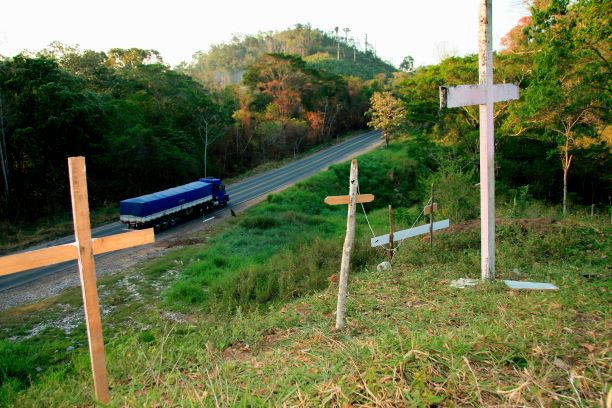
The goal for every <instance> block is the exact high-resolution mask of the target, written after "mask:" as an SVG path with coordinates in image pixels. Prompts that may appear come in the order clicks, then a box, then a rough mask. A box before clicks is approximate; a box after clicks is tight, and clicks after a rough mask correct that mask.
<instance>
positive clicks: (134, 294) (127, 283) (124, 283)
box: [118, 274, 143, 301]
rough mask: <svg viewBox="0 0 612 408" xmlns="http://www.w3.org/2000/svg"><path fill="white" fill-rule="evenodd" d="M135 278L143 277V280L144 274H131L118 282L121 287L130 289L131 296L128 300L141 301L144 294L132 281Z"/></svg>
mask: <svg viewBox="0 0 612 408" xmlns="http://www.w3.org/2000/svg"><path fill="white" fill-rule="evenodd" d="M134 279H141V280H142V275H139V274H137V275H130V276H126V277H125V278H123V279H121V280H120V281H119V282H118V284H119V287H120V288H125V290H127V291H128V293H129V296H128V297H127V299H126V300H129V301H140V300H143V297H142V295H141V294H140V292H138V287H137V286H136V285H135V284H134V283H132V282H131V281H132V280H134Z"/></svg>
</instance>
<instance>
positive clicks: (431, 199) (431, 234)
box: [429, 184, 434, 248]
mask: <svg viewBox="0 0 612 408" xmlns="http://www.w3.org/2000/svg"><path fill="white" fill-rule="evenodd" d="M429 202H430V204H429V247H430V248H433V222H434V185H433V184H432V185H431V198H430V201H429Z"/></svg>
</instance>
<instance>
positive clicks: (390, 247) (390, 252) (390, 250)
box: [388, 205, 395, 262]
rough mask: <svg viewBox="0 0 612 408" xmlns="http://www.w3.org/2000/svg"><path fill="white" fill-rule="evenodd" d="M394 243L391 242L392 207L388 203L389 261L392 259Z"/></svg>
mask: <svg viewBox="0 0 612 408" xmlns="http://www.w3.org/2000/svg"><path fill="white" fill-rule="evenodd" d="M394 250H395V244H394V242H393V207H392V206H391V205H389V255H388V256H389V262H391V261H392V260H393V251H394Z"/></svg>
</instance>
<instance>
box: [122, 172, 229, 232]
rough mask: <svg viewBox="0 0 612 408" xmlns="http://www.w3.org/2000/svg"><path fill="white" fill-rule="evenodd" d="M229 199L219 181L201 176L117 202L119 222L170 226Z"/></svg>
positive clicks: (134, 225) (137, 226) (134, 224)
mask: <svg viewBox="0 0 612 408" xmlns="http://www.w3.org/2000/svg"><path fill="white" fill-rule="evenodd" d="M228 201H229V196H228V195H227V194H226V193H225V187H224V186H223V184H221V180H219V179H215V178H205V179H200V180H198V181H194V182H193V183H189V184H184V185H182V186H178V187H173V188H169V189H167V190H163V191H158V192H156V193H152V194H147V195H143V196H140V197H135V198H130V199H127V200H123V201H121V202H120V203H119V214H120V220H121V222H123V223H125V224H127V225H128V226H129V227H131V228H143V227H149V226H155V227H157V228H158V229H161V228H164V227H167V226H171V225H174V224H175V223H176V222H177V221H178V220H179V219H180V218H185V217H188V216H191V215H194V214H203V213H204V212H206V211H208V210H210V209H212V208H213V207H217V206H224V205H226V204H227V202H228Z"/></svg>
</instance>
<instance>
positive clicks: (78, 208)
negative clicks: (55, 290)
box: [68, 157, 110, 404]
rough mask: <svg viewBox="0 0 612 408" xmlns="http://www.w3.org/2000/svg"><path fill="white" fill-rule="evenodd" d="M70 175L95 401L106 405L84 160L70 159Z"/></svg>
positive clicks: (105, 376) (101, 342)
mask: <svg viewBox="0 0 612 408" xmlns="http://www.w3.org/2000/svg"><path fill="white" fill-rule="evenodd" d="M68 172H69V175H70V197H71V199H72V217H73V220H74V236H75V239H76V244H77V247H78V260H79V274H80V277H81V291H82V293H83V305H84V308H85V323H86V326H87V338H88V340H89V357H90V361H91V370H92V373H93V380H94V389H95V393H96V399H97V400H98V401H100V402H102V403H104V404H108V402H109V401H110V395H109V391H108V376H107V372H106V364H105V361H104V339H103V337H102V319H101V317H100V305H99V301H98V289H97V287H96V269H95V264H94V258H93V245H92V241H91V225H90V222H89V203H88V201H87V178H86V175H85V158H84V157H70V158H68Z"/></svg>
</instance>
